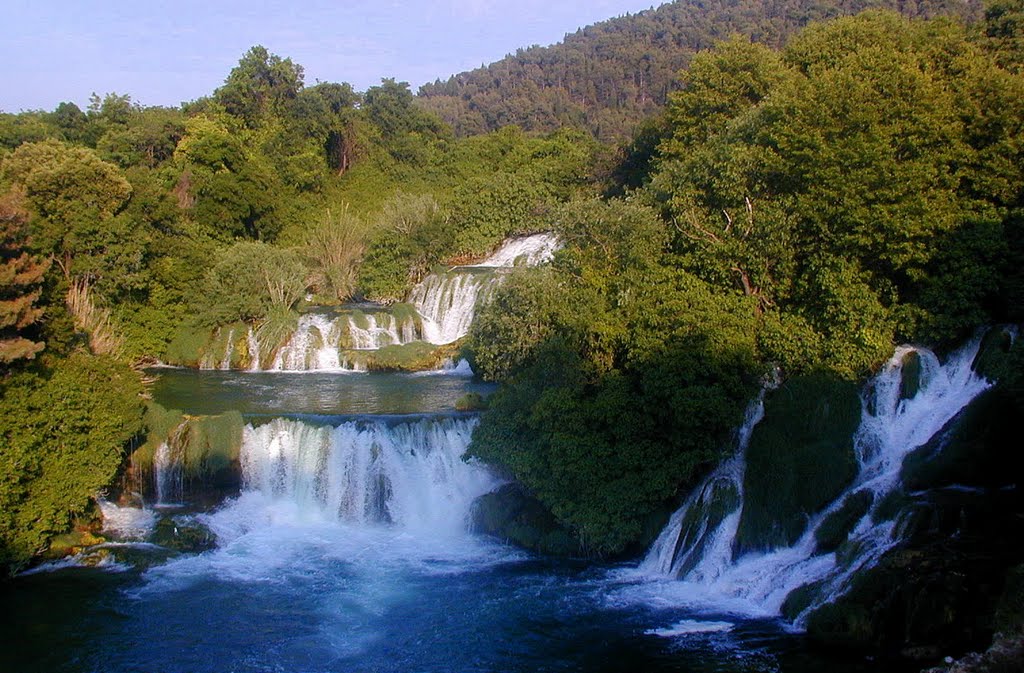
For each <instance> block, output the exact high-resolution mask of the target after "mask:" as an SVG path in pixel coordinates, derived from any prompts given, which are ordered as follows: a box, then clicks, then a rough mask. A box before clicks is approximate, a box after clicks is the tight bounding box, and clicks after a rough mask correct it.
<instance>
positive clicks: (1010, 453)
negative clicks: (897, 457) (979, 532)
mask: <svg viewBox="0 0 1024 673" xmlns="http://www.w3.org/2000/svg"><path fill="white" fill-rule="evenodd" d="M1020 412H1021V409H1020V406H1019V405H1018V404H1017V403H1016V401H1015V400H1014V398H1013V397H1012V396H1011V395H1009V394H1007V392H1006V391H1004V390H1003V389H1001V388H999V387H996V388H993V389H989V390H987V391H985V392H984V393H982V394H981V395H979V396H978V397H976V398H975V399H974V401H972V402H971V403H970V404H969V405H968V406H967V407H965V408H964V409H963V410H962V411H961V412H960V413H959V414H957V415H956V417H954V418H953V419H952V420H951V421H950V422H949V423H947V424H946V427H944V428H943V429H942V430H941V431H940V432H938V433H936V435H935V436H934V437H933V438H932V439H931V440H930V441H928V442H927V443H926V444H924V445H923V446H921V447H919V448H917V449H915V450H914V451H913V452H911V453H910V454H909V455H908V456H907V457H906V458H905V459H904V461H903V467H902V470H901V472H900V477H901V479H902V480H903V483H904V485H905V487H906V488H907V490H908V491H920V490H924V489H929V488H937V487H941V486H952V485H954V484H956V485H961V486H963V485H967V486H979V487H986V488H1001V487H1003V486H1008V485H1011V484H1016V483H1020V481H1021V479H1022V478H1024V452H1021V451H1020V450H1018V449H1017V446H1018V444H1019V442H1020V431H1019V428H1018V426H1017V423H1018V419H1019V417H1020Z"/></svg>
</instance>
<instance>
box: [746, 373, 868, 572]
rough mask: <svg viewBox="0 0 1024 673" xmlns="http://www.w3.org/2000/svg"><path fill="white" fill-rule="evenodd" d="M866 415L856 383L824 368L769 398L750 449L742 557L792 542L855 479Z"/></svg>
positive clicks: (795, 381) (790, 384) (793, 381)
mask: <svg viewBox="0 0 1024 673" xmlns="http://www.w3.org/2000/svg"><path fill="white" fill-rule="evenodd" d="M860 415H861V406H860V397H859V395H858V390H857V386H856V385H854V384H852V383H849V382H847V381H841V380H837V379H832V378H830V377H827V376H823V375H811V376H801V377H794V378H793V379H790V380H789V381H787V382H786V383H785V384H783V385H782V386H781V387H780V388H779V389H778V390H776V391H775V392H774V393H772V395H771V396H770V397H769V398H768V399H766V401H765V415H764V420H762V421H761V422H760V423H759V424H758V425H757V427H755V428H754V432H753V435H752V436H751V439H750V446H749V448H748V449H747V469H746V472H745V477H744V484H743V490H744V493H745V502H744V507H743V514H742V517H741V519H740V525H739V530H738V531H737V533H736V540H735V543H734V555H735V556H736V557H739V556H742V555H743V554H745V553H747V552H757V551H766V550H768V549H772V548H774V547H786V546H789V545H791V544H793V543H794V542H795V541H796V540H797V539H798V538H799V537H800V535H801V534H802V533H803V532H804V530H805V529H806V527H807V521H808V518H809V517H810V516H811V515H812V514H814V513H816V512H818V511H820V510H821V509H822V508H823V507H824V506H825V505H827V504H828V503H829V502H831V501H832V500H834V499H835V498H836V497H837V496H839V494H840V493H842V491H843V489H844V488H846V487H847V486H848V485H849V484H850V482H851V481H852V480H853V478H854V477H855V476H856V474H857V461H856V457H855V456H854V452H853V434H854V431H855V430H856V429H857V425H858V423H859V422H860Z"/></svg>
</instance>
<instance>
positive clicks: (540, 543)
mask: <svg viewBox="0 0 1024 673" xmlns="http://www.w3.org/2000/svg"><path fill="white" fill-rule="evenodd" d="M473 522H474V526H475V528H476V529H477V530H479V531H480V532H483V533H487V534H489V535H494V536H496V537H500V538H502V539H504V540H507V541H509V542H512V543H514V544H516V545H518V546H520V547H523V548H525V549H530V550H532V551H536V552H540V553H542V554H550V555H553V556H575V555H579V554H580V553H581V549H580V545H579V543H578V542H576V539H575V536H574V535H573V533H572V531H570V530H568V529H567V528H565V527H563V526H561V525H560V524H559V523H558V521H557V520H556V519H555V517H554V515H552V514H551V512H550V511H548V510H547V508H545V507H544V506H543V505H542V504H541V503H540V502H539V501H538V500H537V499H535V498H533V497H531V496H530V495H529V494H527V493H526V492H525V491H524V490H523V489H522V487H521V486H519V485H517V484H506V485H505V486H503V487H501V488H500V489H498V490H497V491H493V492H491V493H487V494H485V495H482V496H480V497H479V498H477V501H476V502H475V503H474V506H473Z"/></svg>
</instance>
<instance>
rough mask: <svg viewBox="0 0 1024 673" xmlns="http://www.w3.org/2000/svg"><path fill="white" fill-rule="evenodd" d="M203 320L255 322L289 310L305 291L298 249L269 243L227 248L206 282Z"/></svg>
mask: <svg viewBox="0 0 1024 673" xmlns="http://www.w3.org/2000/svg"><path fill="white" fill-rule="evenodd" d="M203 287H204V291H203V294H202V303H201V304H200V305H199V306H198V307H197V309H198V312H199V313H198V315H199V318H200V321H201V322H203V323H205V324H208V325H226V324H228V323H232V322H240V321H241V322H255V321H257V320H260V319H263V318H265V317H267V316H268V315H269V314H270V313H271V311H273V310H275V309H276V310H285V311H287V310H290V309H292V308H294V307H295V305H296V304H297V303H298V301H299V300H300V299H302V296H303V294H304V293H305V291H306V268H305V266H304V265H303V263H302V259H301V258H300V256H299V254H298V253H297V252H294V251H292V250H284V249H280V248H276V247H273V246H271V245H268V244H266V243H255V242H252V243H250V242H244V243H236V244H235V245H233V246H231V247H229V248H227V249H226V250H225V251H224V253H223V254H222V255H221V257H220V259H219V260H218V262H217V263H216V264H215V265H214V266H213V268H212V269H210V270H209V271H208V272H207V274H206V277H205V279H204V282H203Z"/></svg>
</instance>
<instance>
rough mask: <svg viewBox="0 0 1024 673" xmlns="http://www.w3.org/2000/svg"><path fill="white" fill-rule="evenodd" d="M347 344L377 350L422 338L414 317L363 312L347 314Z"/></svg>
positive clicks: (356, 348)
mask: <svg viewBox="0 0 1024 673" xmlns="http://www.w3.org/2000/svg"><path fill="white" fill-rule="evenodd" d="M347 324H348V338H349V345H350V347H351V348H353V349H355V350H378V349H381V348H383V347H385V346H392V345H401V344H408V343H412V342H413V341H422V340H424V339H423V337H422V335H421V334H420V332H419V330H418V329H417V326H416V320H415V319H414V318H411V317H410V318H407V319H405V320H401V319H399V318H397V317H396V316H393V315H391V314H390V313H384V312H380V313H363V314H361V315H360V316H359V317H356V316H354V315H352V316H348V318H347Z"/></svg>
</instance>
